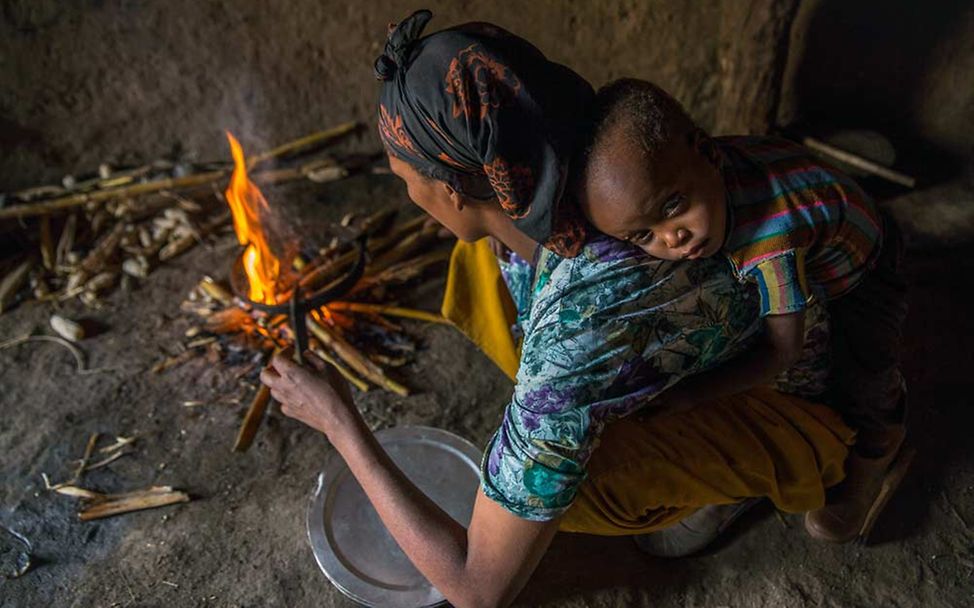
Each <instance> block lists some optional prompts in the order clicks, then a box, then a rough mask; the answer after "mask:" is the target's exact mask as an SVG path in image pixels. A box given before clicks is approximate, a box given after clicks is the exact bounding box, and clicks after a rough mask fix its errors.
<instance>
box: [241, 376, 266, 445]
mask: <svg viewBox="0 0 974 608" xmlns="http://www.w3.org/2000/svg"><path fill="white" fill-rule="evenodd" d="M270 401H271V389H270V388H268V386H267V385H266V384H261V385H260V388H258V389H257V394H255V395H254V398H253V399H252V400H251V402H250V406H249V407H248V408H247V414H246V415H245V416H244V419H243V422H242V423H241V424H240V430H239V431H238V432H237V440H236V441H235V442H234V444H233V451H234V452H246V451H247V450H248V449H249V448H250V444H251V443H253V441H254V436H255V435H257V428H258V427H259V426H260V423H261V421H262V420H263V419H264V411H265V410H267V404H268V403H270Z"/></svg>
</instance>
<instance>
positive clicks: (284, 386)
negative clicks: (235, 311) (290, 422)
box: [260, 349, 358, 435]
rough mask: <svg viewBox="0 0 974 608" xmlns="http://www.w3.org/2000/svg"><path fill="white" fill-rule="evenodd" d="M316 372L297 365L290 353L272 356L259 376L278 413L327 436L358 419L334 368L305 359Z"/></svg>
mask: <svg viewBox="0 0 974 608" xmlns="http://www.w3.org/2000/svg"><path fill="white" fill-rule="evenodd" d="M306 360H308V361H310V362H311V363H312V365H313V366H314V367H315V368H316V369H311V368H310V367H309V366H307V365H298V364H297V363H295V362H294V361H293V360H292V359H291V350H290V349H288V350H285V351H283V352H280V353H278V354H276V355H274V356H273V357H272V358H271V362H270V365H268V366H267V367H266V368H265V369H264V371H263V372H261V374H260V381H261V382H263V383H264V384H266V385H267V387H268V388H270V389H271V396H272V397H273V398H274V399H277V401H278V402H280V404H281V412H283V413H284V415H285V416H288V417H289V418H294V419H295V420H300V421H301V422H303V423H305V424H307V425H308V426H310V427H311V428H313V429H316V430H318V431H321V432H322V433H324V434H326V435H328V434H329V433H330V432H332V431H334V430H335V429H336V428H338V426H340V425H341V424H343V423H347V422H349V421H351V420H352V419H353V417H354V416H358V410H356V409H355V404H354V402H353V400H352V394H351V392H350V391H349V389H348V382H346V381H345V379H344V378H342V377H341V375H340V374H339V373H338V371H337V370H335V368H333V367H332V366H330V365H328V364H327V363H325V362H324V361H321V360H320V359H318V358H317V357H314V356H312V357H307V359H306Z"/></svg>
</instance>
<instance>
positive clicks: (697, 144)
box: [687, 129, 720, 165]
mask: <svg viewBox="0 0 974 608" xmlns="http://www.w3.org/2000/svg"><path fill="white" fill-rule="evenodd" d="M687 139H688V140H689V142H688V143H689V144H690V147H691V148H693V149H694V150H696V151H697V152H699V153H700V154H701V155H703V157H704V158H706V159H707V161H709V162H710V164H712V165H716V164H717V163H718V162H719V161H720V153H719V152H717V144H715V143H714V140H713V139H711V137H710V136H709V135H707V132H706V131H704V130H703V129H694V130H693V131H691V132H690V133H689V135H687Z"/></svg>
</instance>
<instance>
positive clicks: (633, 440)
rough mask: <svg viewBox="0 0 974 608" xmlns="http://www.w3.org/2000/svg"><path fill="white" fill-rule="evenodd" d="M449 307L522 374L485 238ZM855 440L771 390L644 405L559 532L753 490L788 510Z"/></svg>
mask: <svg viewBox="0 0 974 608" xmlns="http://www.w3.org/2000/svg"><path fill="white" fill-rule="evenodd" d="M442 312H443V315H444V316H445V317H446V318H448V319H450V320H451V321H452V322H453V323H454V324H455V325H456V326H457V327H458V328H459V329H460V330H461V331H462V332H463V333H464V334H466V335H467V336H468V337H469V338H470V339H471V340H473V342H474V343H475V344H476V345H477V346H478V347H480V348H481V349H482V350H483V351H484V352H485V353H486V354H487V356H488V357H490V359H491V360H492V361H494V363H496V364H497V365H498V366H499V367H500V368H501V369H502V370H503V371H504V372H505V373H506V374H507V375H508V376H509V377H510V378H511V379H514V377H515V375H516V373H517V366H518V360H519V358H520V356H519V355H520V353H519V352H518V344H517V342H516V340H515V339H514V338H513V336H512V335H511V331H510V328H511V325H512V324H513V323H514V321H515V319H516V313H515V309H514V304H513V302H512V300H511V297H510V294H509V293H508V291H507V287H506V285H505V284H504V281H503V278H502V277H501V274H500V269H499V267H498V265H497V260H496V258H495V257H494V254H493V252H492V251H491V249H490V247H489V246H488V244H487V242H486V240H484V241H479V242H477V243H472V244H468V243H462V242H461V243H458V244H457V246H456V248H455V249H454V251H453V256H452V257H451V260H450V270H449V277H448V279H447V288H446V294H445V297H444V300H443V309H442ZM854 436H855V434H854V432H853V431H852V430H851V429H849V428H848V427H847V426H845V424H843V422H842V420H841V418H840V417H839V416H838V414H836V413H835V412H833V411H832V410H831V409H829V408H827V407H825V406H824V405H820V404H815V403H810V402H808V401H804V400H802V399H800V398H797V397H793V396H790V395H785V394H782V393H778V392H776V391H774V390H771V389H768V388H758V389H752V390H750V391H747V392H745V393H742V394H740V395H735V396H732V397H727V398H722V399H719V400H716V401H714V402H712V403H709V404H705V405H701V406H699V407H697V408H695V409H693V410H691V411H686V412H679V413H675V414H668V415H654V416H641V415H639V414H638V413H637V414H634V415H632V416H629V417H627V418H624V419H622V420H619V421H617V422H615V423H614V424H612V425H610V426H609V427H608V428H607V429H606V430H605V431H604V432H603V434H602V436H601V438H600V442H599V448H598V449H596V451H595V453H594V454H593V456H592V459H591V460H590V461H589V464H588V475H587V478H586V480H585V482H584V483H583V484H582V486H581V488H580V489H579V492H578V495H577V497H576V499H575V503H574V504H573V505H572V507H571V509H569V511H568V512H567V513H566V514H565V516H564V517H563V518H562V521H561V529H562V530H565V531H569V532H585V533H589V534H601V535H607V536H617V535H631V534H644V533H647V532H652V531H654V530H659V529H662V528H665V527H667V526H669V525H672V524H674V523H676V522H678V521H679V520H680V519H682V518H684V517H686V516H687V515H689V514H691V513H693V512H694V511H696V510H697V509H699V508H700V507H702V506H705V505H711V504H728V503H733V502H737V501H739V500H741V499H743V498H749V497H755V496H761V497H767V498H769V499H770V500H771V501H772V502H773V503H774V504H775V506H776V507H777V508H778V509H781V510H782V511H786V512H791V513H800V512H803V511H809V510H812V509H816V508H819V507H821V506H822V505H823V504H824V503H825V490H826V488H828V487H830V486H832V485H834V484H836V483H838V482H839V481H841V480H842V478H843V476H844V472H843V463H844V462H845V458H846V455H847V453H848V446H849V445H851V444H852V442H853V439H854Z"/></svg>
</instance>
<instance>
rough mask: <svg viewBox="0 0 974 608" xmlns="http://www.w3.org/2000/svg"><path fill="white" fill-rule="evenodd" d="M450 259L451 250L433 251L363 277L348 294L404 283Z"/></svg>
mask: <svg viewBox="0 0 974 608" xmlns="http://www.w3.org/2000/svg"><path fill="white" fill-rule="evenodd" d="M449 259H450V252H449V251H431V252H430V253H426V254H423V255H421V256H419V257H416V258H413V259H411V260H406V261H405V262H400V263H399V264H396V265H394V266H390V267H389V268H386V269H385V270H383V271H382V272H380V273H378V274H374V275H371V276H366V277H363V278H362V280H361V281H359V282H358V283H357V284H356V285H355V287H354V288H353V289H352V290H351V292H349V293H348V294H346V295H347V296H351V295H355V294H358V293H361V292H363V291H366V290H369V289H372V288H373V287H376V286H377V285H382V284H385V283H404V282H406V281H409V280H412V279H415V278H416V277H418V276H420V275H421V274H423V273H424V272H425V271H426V269H427V268H428V267H430V266H432V265H434V264H438V263H440V262H445V261H447V260H449Z"/></svg>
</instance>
